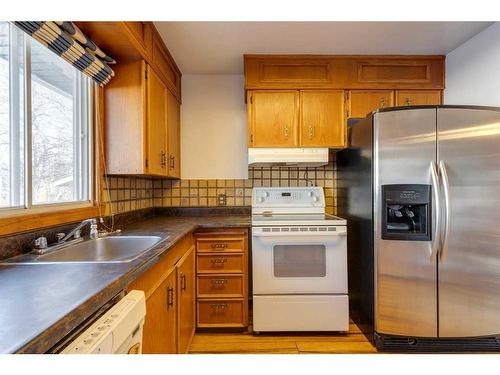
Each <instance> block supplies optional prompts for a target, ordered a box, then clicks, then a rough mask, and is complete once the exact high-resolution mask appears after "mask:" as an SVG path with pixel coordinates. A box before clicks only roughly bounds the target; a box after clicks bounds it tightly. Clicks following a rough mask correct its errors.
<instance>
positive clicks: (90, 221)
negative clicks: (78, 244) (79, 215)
mask: <svg viewBox="0 0 500 375" xmlns="http://www.w3.org/2000/svg"><path fill="white" fill-rule="evenodd" d="M87 224H90V239H91V240H95V239H96V238H97V237H98V235H99V232H98V231H97V220H96V219H87V220H83V221H82V222H81V223H80V224H78V225H77V226H76V227H74V228H73V229H72V230H71V231H70V232H69V233H68V234H67V235H65V236H64V237H62V238H61V239H60V240H59V243H63V242H66V241H67V240H68V239H69V238H71V237H73V236H75V238H79V237H80V235H79V233H80V230H81V229H82V228H83V227H84V226H85V225H87Z"/></svg>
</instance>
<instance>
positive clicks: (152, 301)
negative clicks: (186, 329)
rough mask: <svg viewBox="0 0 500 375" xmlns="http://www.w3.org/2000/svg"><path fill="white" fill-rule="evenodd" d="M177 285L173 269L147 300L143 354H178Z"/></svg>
mask: <svg viewBox="0 0 500 375" xmlns="http://www.w3.org/2000/svg"><path fill="white" fill-rule="evenodd" d="M175 284H176V273H175V272H174V269H172V270H170V271H169V272H168V273H167V275H166V276H165V278H164V280H163V281H162V282H161V283H160V285H159V286H158V287H157V288H156V289H155V290H154V291H153V292H152V293H151V295H150V296H149V297H148V298H147V299H146V320H145V322H144V332H143V343H142V351H143V353H146V354H169V353H176V352H177V330H176V309H177V296H176V293H175Z"/></svg>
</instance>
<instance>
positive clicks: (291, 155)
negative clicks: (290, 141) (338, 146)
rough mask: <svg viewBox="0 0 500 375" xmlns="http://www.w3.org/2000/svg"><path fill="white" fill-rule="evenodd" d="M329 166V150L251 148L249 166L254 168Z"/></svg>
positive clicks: (249, 150)
mask: <svg viewBox="0 0 500 375" xmlns="http://www.w3.org/2000/svg"><path fill="white" fill-rule="evenodd" d="M326 164H328V148H249V149H248V165H249V166H251V167H252V166H253V167H266V166H273V165H281V166H290V167H293V166H304V167H319V166H322V165H326Z"/></svg>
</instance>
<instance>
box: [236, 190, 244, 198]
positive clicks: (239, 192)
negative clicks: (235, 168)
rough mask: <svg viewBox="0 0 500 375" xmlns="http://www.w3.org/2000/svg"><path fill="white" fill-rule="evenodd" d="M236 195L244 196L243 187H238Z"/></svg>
mask: <svg viewBox="0 0 500 375" xmlns="http://www.w3.org/2000/svg"><path fill="white" fill-rule="evenodd" d="M236 196H237V197H242V196H243V189H236Z"/></svg>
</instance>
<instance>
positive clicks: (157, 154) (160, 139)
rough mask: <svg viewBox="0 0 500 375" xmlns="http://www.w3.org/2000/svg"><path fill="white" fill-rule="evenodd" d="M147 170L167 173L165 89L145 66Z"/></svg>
mask: <svg viewBox="0 0 500 375" xmlns="http://www.w3.org/2000/svg"><path fill="white" fill-rule="evenodd" d="M147 103H148V104H147V107H148V111H147V113H148V121H147V124H148V126H147V134H148V135H147V140H148V142H147V144H148V148H147V150H148V151H147V160H148V163H147V165H148V166H147V172H148V174H152V175H159V176H166V174H167V151H166V149H167V147H166V146H167V145H166V139H167V115H166V105H167V89H166V88H165V85H164V84H163V82H162V81H161V79H160V77H158V75H157V74H156V73H155V72H154V70H153V69H151V67H150V66H149V65H148V66H147Z"/></svg>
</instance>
